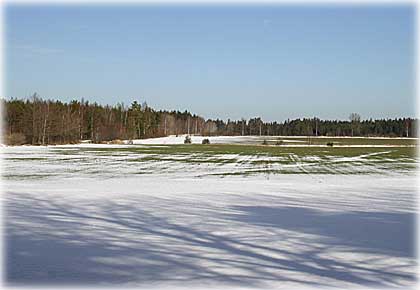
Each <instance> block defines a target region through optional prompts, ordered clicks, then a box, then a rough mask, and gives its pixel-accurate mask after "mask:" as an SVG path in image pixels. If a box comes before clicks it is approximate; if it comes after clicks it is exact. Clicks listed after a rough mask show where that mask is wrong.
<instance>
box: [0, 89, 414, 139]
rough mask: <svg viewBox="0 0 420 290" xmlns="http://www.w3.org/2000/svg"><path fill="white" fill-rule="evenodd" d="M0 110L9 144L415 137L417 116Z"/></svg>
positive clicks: (76, 107)
mask: <svg viewBox="0 0 420 290" xmlns="http://www.w3.org/2000/svg"><path fill="white" fill-rule="evenodd" d="M0 103H1V106H2V109H3V113H2V116H3V142H4V143H5V144H8V145H22V144H32V145H47V144H68V143H79V142H80V141H81V140H91V141H92V142H94V143H101V142H104V141H112V140H130V139H143V138H154V137H164V136H168V135H179V134H188V135H190V134H191V135H203V136H215V135H218V136H221V135H229V136H235V135H261V136H364V137H417V129H416V128H417V122H418V119H413V118H398V119H397V118H395V119H379V120H372V119H369V120H361V118H360V116H359V115H358V114H356V113H352V114H350V117H349V120H348V121H342V120H320V119H319V118H316V117H314V118H303V119H295V120H286V121H284V122H264V121H263V120H262V119H261V118H259V117H257V118H251V119H249V120H245V119H242V120H235V121H232V120H230V119H229V120H228V121H227V122H225V121H223V120H220V119H216V120H212V119H207V120H205V119H204V118H203V117H200V116H198V115H195V114H192V113H190V112H188V111H184V112H180V111H167V110H154V109H153V108H151V107H150V106H148V105H147V104H146V103H142V104H140V103H139V102H137V101H134V102H133V103H132V104H131V105H130V106H125V105H124V104H122V103H118V104H116V105H114V106H110V105H100V104H98V103H96V102H94V103H90V102H89V101H86V100H84V99H81V100H80V101H79V100H73V101H71V102H62V101H59V100H44V99H42V98H40V97H39V96H38V95H37V94H34V95H33V96H32V97H31V98H29V99H17V98H12V99H9V100H6V99H0Z"/></svg>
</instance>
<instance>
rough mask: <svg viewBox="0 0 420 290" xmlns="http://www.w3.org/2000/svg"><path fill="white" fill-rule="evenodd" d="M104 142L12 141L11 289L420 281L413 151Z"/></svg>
mask: <svg viewBox="0 0 420 290" xmlns="http://www.w3.org/2000/svg"><path fill="white" fill-rule="evenodd" d="M106 146H108V145H101V146H98V145H93V144H86V145H72V146H51V147H31V146H22V147H6V148H2V151H3V152H2V153H3V190H4V191H5V192H6V194H5V196H4V198H3V204H4V207H3V208H4V224H5V242H6V248H5V249H6V252H5V268H6V269H5V270H6V273H5V280H6V284H7V285H26V286H29V285H42V284H59V285H61V286H66V285H67V286H68V285H69V284H70V285H77V284H80V285H109V284H110V285H114V286H115V285H116V284H118V285H121V284H122V285H127V286H141V287H152V288H153V287H163V286H170V287H182V288H186V287H189V288H191V287H193V288H194V287H201V288H208V287H212V286H215V287H218V288H225V287H251V288H288V289H290V288H291V287H296V288H299V289H302V287H330V286H332V287H338V288H341V289H342V288H354V287H361V286H363V287H371V288H378V287H379V288H385V287H403V288H405V289H406V288H407V287H414V286H415V283H416V270H417V259H416V256H415V236H416V230H415V219H416V212H417V206H416V193H417V184H416V170H415V167H416V164H417V159H416V158H413V157H410V156H405V155H404V154H396V151H395V152H394V151H393V150H396V149H393V148H378V149H375V150H377V151H375V152H371V151H369V152H368V153H366V152H365V153H360V154H357V155H354V154H353V153H352V154H350V155H348V154H347V155H343V156H341V155H340V154H335V155H331V154H330V153H328V152H326V153H323V155H317V154H312V153H311V152H309V153H308V152H303V153H302V152H301V151H299V152H295V153H291V152H289V151H287V153H286V152H285V153H284V154H279V155H270V154H246V153H238V152H230V151H228V152H223V151H220V152H219V153H217V152H215V153H214V154H210V153H209V152H211V151H212V150H213V149H211V147H210V149H207V151H206V152H199V151H194V152H190V153H189V154H186V153H185V152H176V151H174V150H172V149H171V148H172V147H169V148H168V147H166V146H165V144H162V143H161V144H160V146H149V145H139V146H134V147H133V146H131V147H130V146H118V145H116V146H108V147H106ZM160 150H161V151H160ZM226 150H227V149H226ZM229 150H232V149H231V148H229ZM288 150H292V149H288ZM354 150H355V149H354ZM360 150H362V149H360ZM339 152H341V151H339ZM357 152H358V151H357ZM253 171H255V174H248V173H249V172H253ZM229 173H234V174H229Z"/></svg>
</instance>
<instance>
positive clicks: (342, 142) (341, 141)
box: [134, 135, 419, 147]
mask: <svg viewBox="0 0 420 290" xmlns="http://www.w3.org/2000/svg"><path fill="white" fill-rule="evenodd" d="M204 138H208V139H209V140H210V143H211V144H231V145H232V144H242V145H245V144H246V145H263V143H264V144H266V145H273V146H274V145H278V146H285V147H287V146H308V145H311V146H327V144H328V143H332V145H333V146H416V145H418V144H419V143H418V139H416V138H382V137H369V138H366V137H307V136H210V137H204V136H194V135H193V136H191V139H192V143H194V144H201V142H202V140H203V139H204ZM184 139H185V135H179V136H168V137H162V138H150V139H139V140H134V144H138V145H153V144H154V145H158V144H159V145H162V144H166V145H169V144H171V145H173V144H178V145H179V144H183V143H184Z"/></svg>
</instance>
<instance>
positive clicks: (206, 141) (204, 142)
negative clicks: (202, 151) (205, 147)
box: [201, 138, 210, 144]
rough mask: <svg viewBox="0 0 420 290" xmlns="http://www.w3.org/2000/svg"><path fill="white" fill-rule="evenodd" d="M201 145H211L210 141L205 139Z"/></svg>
mask: <svg viewBox="0 0 420 290" xmlns="http://www.w3.org/2000/svg"><path fill="white" fill-rule="evenodd" d="M201 144H210V140H209V139H207V138H205V139H203V141H201Z"/></svg>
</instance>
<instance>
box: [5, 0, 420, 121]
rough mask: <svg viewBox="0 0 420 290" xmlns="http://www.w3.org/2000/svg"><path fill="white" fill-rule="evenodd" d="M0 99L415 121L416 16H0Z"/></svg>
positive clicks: (174, 11) (143, 12) (265, 10)
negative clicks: (0, 76)
mask: <svg viewBox="0 0 420 290" xmlns="http://www.w3.org/2000/svg"><path fill="white" fill-rule="evenodd" d="M5 24H6V25H5V34H4V42H5V46H6V48H5V68H4V72H5V91H4V94H5V97H7V98H10V97H17V98H24V97H28V96H30V95H32V94H33V93H34V92H37V93H38V94H39V95H40V96H41V97H43V98H53V99H60V100H63V101H69V100H72V99H80V98H82V97H84V98H85V99H87V100H89V101H92V102H93V101H97V102H99V103H101V104H116V103H120V102H123V103H124V104H126V105H129V104H131V102H132V101H134V100H138V101H140V102H143V101H146V102H147V103H148V104H149V105H150V106H152V107H154V108H156V109H168V110H182V111H184V110H186V109H187V110H189V111H191V112H192V113H196V114H199V115H201V116H203V117H205V118H221V119H224V120H227V119H228V118H230V119H240V118H247V119H248V118H251V117H256V116H260V117H262V119H263V120H264V121H274V120H278V121H283V120H286V119H288V118H290V119H294V118H303V117H314V116H317V117H319V118H322V119H348V116H349V114H350V113H352V112H357V113H359V114H360V115H361V117H362V119H368V118H394V117H413V116H415V113H416V112H415V47H414V45H415V26H414V25H415V7H414V6H413V5H400V6H395V5H394V6H378V5H376V6H366V5H365V6H331V5H329V6H320V5H318V6H304V5H299V6H291V5H288V6H286V5H284V4H283V5H280V4H276V5H265V6H258V5H244V4H242V5H232V6H229V5H219V6H217V5H211V6H205V5H195V6H194V5H191V4H189V5H186V4H184V5H172V6H170V5H168V4H166V5H163V4H161V5H156V6H153V5H150V4H149V5H145V4H143V5H131V6H130V5H121V6H118V5H111V6H110V5H108V6H106V5H91V6H86V5H84V6H83V5H81V6H76V5H72V6H63V5H56V6H53V5H49V6H48V5H34V6H30V5H10V4H9V5H8V6H6V8H5Z"/></svg>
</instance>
